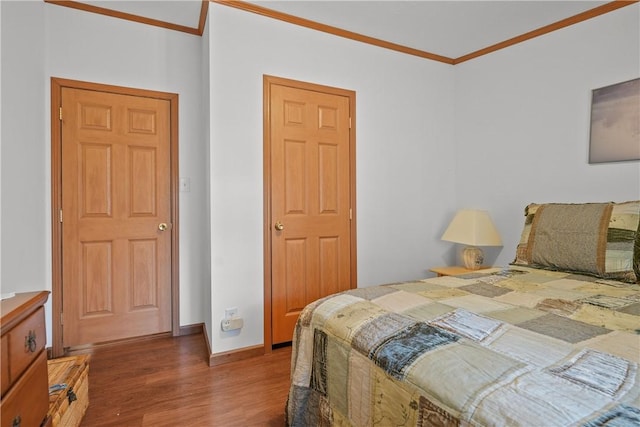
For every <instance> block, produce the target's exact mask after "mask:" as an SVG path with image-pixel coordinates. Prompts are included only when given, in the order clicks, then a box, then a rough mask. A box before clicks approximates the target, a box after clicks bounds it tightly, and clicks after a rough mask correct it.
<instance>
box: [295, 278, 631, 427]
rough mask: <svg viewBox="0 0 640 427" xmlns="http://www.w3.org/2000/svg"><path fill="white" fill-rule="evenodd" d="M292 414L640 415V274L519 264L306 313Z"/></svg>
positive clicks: (364, 292) (580, 422)
mask: <svg viewBox="0 0 640 427" xmlns="http://www.w3.org/2000/svg"><path fill="white" fill-rule="evenodd" d="M292 346H293V348H292V362H291V363H292V366H291V388H290V390H289V397H288V401H287V407H286V412H287V423H288V424H289V425H291V426H322V425H346V426H349V425H354V426H457V425H468V426H507V425H508V426H604V425H615V426H626V425H629V426H631V425H640V376H639V375H640V374H639V373H638V363H639V359H640V285H638V284H634V283H626V282H622V281H616V280H607V279H602V278H596V277H591V276H584V275H578V274H573V273H567V272H561V271H548V270H541V269H535V268H529V267H522V266H510V267H508V268H504V269H501V268H494V269H489V270H482V271H481V272H478V273H473V274H469V275H464V276H455V277H452V276H444V277H437V278H430V279H425V280H420V281H413V282H404V283H394V284H388V285H382V286H375V287H366V288H358V289H354V290H350V291H346V292H342V293H340V294H336V295H332V296H330V297H327V298H323V299H321V300H318V301H316V302H314V303H312V304H310V305H309V306H307V307H306V308H305V309H304V310H303V312H302V313H301V315H300V317H299V319H298V323H297V325H296V329H295V332H294V339H293V342H292Z"/></svg>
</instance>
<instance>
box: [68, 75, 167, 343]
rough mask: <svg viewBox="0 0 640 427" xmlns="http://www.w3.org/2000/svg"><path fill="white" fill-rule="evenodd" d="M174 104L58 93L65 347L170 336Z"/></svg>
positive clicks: (93, 93) (96, 93)
mask: <svg viewBox="0 0 640 427" xmlns="http://www.w3.org/2000/svg"><path fill="white" fill-rule="evenodd" d="M170 104H171V103H170V101H169V100H167V99H156V98H151V97H144V96H133V95H126V94H119V93H112V92H102V91H98V90H85V89H78V88H69V87H62V89H61V105H62V109H61V112H60V117H61V121H62V123H61V141H62V142H61V145H62V148H61V159H62V160H61V165H62V177H61V187H62V197H61V206H62V208H61V212H60V215H61V218H60V221H61V223H62V224H61V226H62V312H63V314H64V315H62V314H61V321H62V341H63V347H65V348H66V347H74V346H80V345H85V344H92V343H99V342H105V341H112V340H119V339H124V338H131V337H137V336H143V335H150V334H157V333H162V332H168V331H171V329H172V309H171V303H172V299H171V296H172V285H171V278H172V259H171V258H172V237H171V235H172V232H171V228H172V209H171V204H172V198H171V179H170V175H171V174H170V169H171V144H170V139H171V136H170V135H171V129H170V126H171V125H170V122H171V120H170Z"/></svg>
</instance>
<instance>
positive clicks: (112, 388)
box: [82, 335, 291, 427]
mask: <svg viewBox="0 0 640 427" xmlns="http://www.w3.org/2000/svg"><path fill="white" fill-rule="evenodd" d="M206 353H207V351H206V347H205V344H204V339H203V337H202V335H189V336H184V337H178V338H153V339H148V340H144V341H142V342H136V343H127V344H119V345H117V346H110V347H107V348H99V349H96V350H93V353H92V356H91V361H90V365H89V408H88V409H87V413H86V414H85V417H84V419H83V422H82V426H83V427H94V426H154V427H155V426H225V427H226V426H278V427H281V426H284V407H285V402H286V398H287V392H288V387H289V369H290V362H289V361H290V358H291V347H285V348H281V349H277V350H274V351H273V353H271V354H268V355H265V356H260V357H256V358H253V359H247V360H243V361H239V362H232V363H228V364H226V365H221V366H216V367H209V366H208V364H207V361H206V360H207V357H208V355H207V354H206Z"/></svg>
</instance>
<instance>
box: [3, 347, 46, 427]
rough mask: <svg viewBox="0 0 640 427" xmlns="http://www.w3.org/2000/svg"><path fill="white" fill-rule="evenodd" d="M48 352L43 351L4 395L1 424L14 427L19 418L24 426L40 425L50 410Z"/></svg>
mask: <svg viewBox="0 0 640 427" xmlns="http://www.w3.org/2000/svg"><path fill="white" fill-rule="evenodd" d="M48 382H49V380H48V376H47V353H46V352H45V351H41V352H40V354H39V355H38V356H37V358H36V360H35V362H34V363H33V365H32V366H31V367H30V368H29V370H27V372H26V373H25V374H24V375H23V376H22V377H21V378H20V380H19V381H18V382H16V383H15V384H14V385H13V387H12V388H11V391H9V393H7V395H6V396H3V398H2V403H1V404H0V414H1V415H0V420H1V421H0V426H1V427H12V426H13V425H14V421H16V420H19V421H20V423H19V425H20V426H22V427H31V426H39V425H40V424H41V423H42V420H44V418H45V416H46V415H47V411H48V410H49V396H48V389H49V384H48Z"/></svg>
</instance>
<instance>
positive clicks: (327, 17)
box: [78, 0, 608, 58]
mask: <svg viewBox="0 0 640 427" xmlns="http://www.w3.org/2000/svg"><path fill="white" fill-rule="evenodd" d="M78 3H85V4H90V5H94V6H99V7H102V8H108V9H113V10H117V11H121V12H125V13H129V14H133V15H138V16H144V17H148V18H152V19H156V20H159V21H165V22H170V23H175V24H179V25H183V26H187V27H192V28H197V27H198V23H199V20H200V11H201V5H202V3H201V2H200V1H198V0H182V1H157V0H133V1H119V0H110V1H109V0H107V1H82V2H78ZM248 3H253V4H255V5H258V6H261V7H265V8H268V9H272V10H275V11H278V12H283V13H286V14H289V15H294V16H296V17H300V18H305V19H308V20H311V21H315V22H318V23H321V24H326V25H330V26H333V27H337V28H340V29H343V30H348V31H351V32H355V33H358V34H361V35H364V36H368V37H374V38H377V39H381V40H384V41H387V42H392V43H396V44H399V45H403V46H406V47H410V48H414V49H418V50H421V51H425V52H429V53H432V54H436V55H442V56H445V57H449V58H458V57H461V56H463V55H466V54H469V53H472V52H475V51H477V50H479V49H483V48H486V47H489V46H491V45H494V44H496V43H499V42H503V41H505V40H508V39H511V38H513V37H517V36H519V35H522V34H524V33H527V32H529V31H532V30H535V29H538V28H540V27H543V26H546V25H549V24H552V23H555V22H557V21H560V20H563V19H565V18H568V17H571V16H574V15H577V14H579V13H582V12H585V11H587V10H590V9H593V8H595V7H598V6H600V5H602V4H605V3H608V1H594V0H586V1H584V0H554V1H544V0H510V1H486V0H466V1H461V0H448V1H443V0H440V1H436V0H422V1H409V0H386V1H371V0H349V1H333V0H266V1H250V2H248ZM211 12H212V10H211V8H210V13H211Z"/></svg>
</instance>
